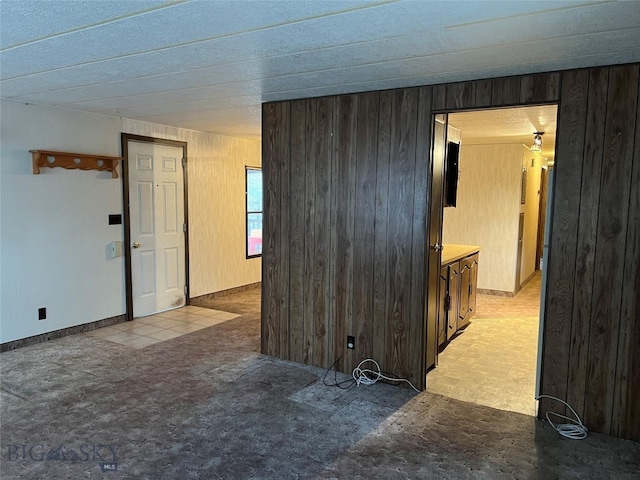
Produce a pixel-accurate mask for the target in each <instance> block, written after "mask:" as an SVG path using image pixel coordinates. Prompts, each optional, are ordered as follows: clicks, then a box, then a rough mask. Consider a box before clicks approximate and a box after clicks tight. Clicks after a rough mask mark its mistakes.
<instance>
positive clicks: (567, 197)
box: [539, 70, 589, 412]
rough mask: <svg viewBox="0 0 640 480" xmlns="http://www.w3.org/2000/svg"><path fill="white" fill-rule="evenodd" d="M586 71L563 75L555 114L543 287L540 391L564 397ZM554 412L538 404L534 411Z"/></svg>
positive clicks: (544, 403) (551, 405)
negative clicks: (554, 157) (551, 195)
mask: <svg viewBox="0 0 640 480" xmlns="http://www.w3.org/2000/svg"><path fill="white" fill-rule="evenodd" d="M588 85H589V72H588V71H585V70H579V71H573V72H567V73H565V74H564V75H563V78H562V96H561V100H560V106H559V113H558V128H557V142H558V147H557V151H558V161H557V163H556V167H555V182H554V200H553V213H552V218H551V237H550V238H551V240H550V246H549V264H548V270H547V272H548V280H547V281H548V288H547V298H546V316H545V325H544V334H543V336H544V338H543V358H544V360H543V365H542V378H541V381H542V383H541V393H542V394H546V395H553V396H555V397H558V398H561V399H566V395H567V378H568V376H569V342H568V339H569V338H570V337H571V318H572V305H573V302H572V301H571V299H572V298H573V291H574V286H575V262H576V248H577V245H576V243H577V233H578V214H579V211H580V183H581V182H580V181H578V179H581V178H582V159H583V156H584V132H585V120H586V114H587V98H588V94H589V90H588ZM548 410H556V411H557V410H558V406H557V404H555V403H553V402H549V401H548V400H546V399H543V400H541V401H540V405H539V412H546V411H548Z"/></svg>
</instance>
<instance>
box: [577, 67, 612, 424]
mask: <svg viewBox="0 0 640 480" xmlns="http://www.w3.org/2000/svg"><path fill="white" fill-rule="evenodd" d="M608 81H609V69H597V70H592V71H591V72H590V73H589V79H588V82H589V83H588V98H587V103H586V104H585V105H584V107H585V108H586V105H589V109H588V112H587V114H586V115H585V121H586V125H585V133H584V138H583V139H582V140H581V141H582V142H583V144H584V153H583V161H582V182H581V187H580V205H579V215H578V237H577V242H578V243H577V247H576V279H575V288H574V290H573V313H572V315H573V316H572V318H571V343H570V351H569V366H568V374H569V380H568V384H569V385H571V386H572V387H571V389H570V390H569V391H568V392H567V402H568V403H569V404H570V405H571V406H572V407H573V409H574V410H575V411H576V412H577V413H578V415H580V417H583V416H584V390H585V388H586V382H587V362H588V359H589V334H590V319H591V287H592V285H593V275H594V260H595V252H596V228H597V225H598V205H599V203H600V176H601V173H602V150H603V141H604V123H605V116H606V109H607V108H606V107H607V105H606V104H607V87H608ZM580 123H582V122H581V121H580Z"/></svg>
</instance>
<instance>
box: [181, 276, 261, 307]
mask: <svg viewBox="0 0 640 480" xmlns="http://www.w3.org/2000/svg"><path fill="white" fill-rule="evenodd" d="M261 284H262V282H255V283H248V284H246V285H240V286H239V287H233V288H228V289H226V290H220V291H218V292H212V293H205V294H204V295H198V296H197V297H191V298H190V299H189V303H190V304H191V305H194V306H196V307H197V306H198V305H199V304H202V303H205V302H206V301H208V300H214V299H216V298H220V297H226V296H227V295H231V294H233V293H241V292H246V291H247V290H253V289H254V288H258V287H259V286H260V285H261Z"/></svg>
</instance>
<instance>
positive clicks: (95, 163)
mask: <svg viewBox="0 0 640 480" xmlns="http://www.w3.org/2000/svg"><path fill="white" fill-rule="evenodd" d="M29 152H31V158H32V160H33V174H34V175H38V174H39V173H40V169H41V168H42V167H50V168H53V167H62V168H68V169H73V168H79V169H80V170H100V171H102V172H111V177H112V178H118V172H117V170H116V167H117V166H118V163H120V160H122V157H105V156H103V155H91V154H86V153H68V152H52V151H49V150H29Z"/></svg>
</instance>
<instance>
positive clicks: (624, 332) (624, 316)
mask: <svg viewBox="0 0 640 480" xmlns="http://www.w3.org/2000/svg"><path fill="white" fill-rule="evenodd" d="M638 88H639V90H638V94H637V98H638V101H637V103H638V106H637V111H636V119H635V121H636V134H635V150H634V152H633V172H632V174H631V191H630V196H629V197H630V198H629V219H628V222H627V225H628V229H627V241H626V245H625V252H626V253H625V258H624V277H623V281H622V282H623V283H622V302H621V303H622V305H621V309H620V332H619V335H618V349H617V350H618V352H619V356H618V362H617V365H616V376H615V393H614V398H613V416H612V421H611V423H612V434H613V435H616V436H620V437H625V438H630V439H633V440H636V441H640V398H639V397H640V82H638Z"/></svg>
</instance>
